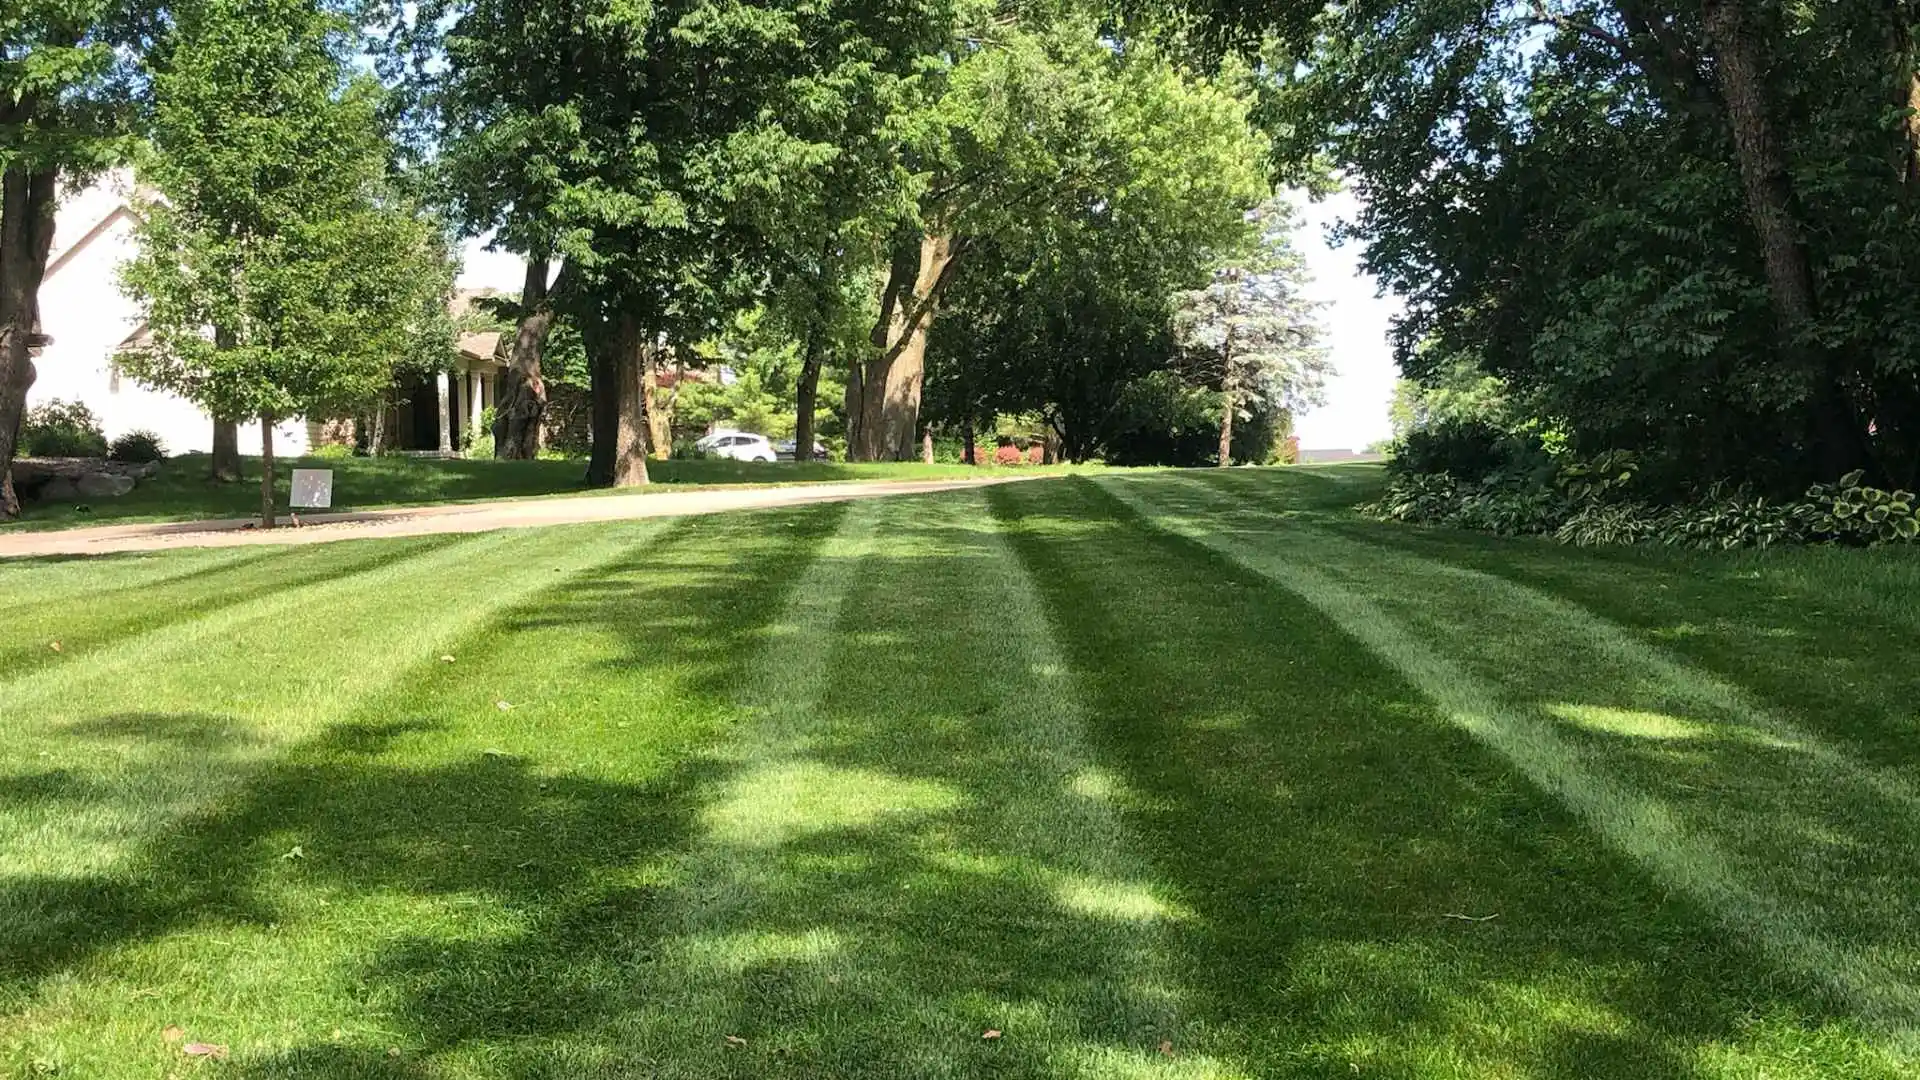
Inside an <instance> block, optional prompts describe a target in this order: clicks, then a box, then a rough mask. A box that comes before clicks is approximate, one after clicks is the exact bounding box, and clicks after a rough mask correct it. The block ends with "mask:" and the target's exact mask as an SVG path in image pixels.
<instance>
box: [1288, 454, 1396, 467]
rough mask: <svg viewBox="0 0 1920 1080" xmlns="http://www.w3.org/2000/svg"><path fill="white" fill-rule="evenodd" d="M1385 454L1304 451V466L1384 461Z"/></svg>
mask: <svg viewBox="0 0 1920 1080" xmlns="http://www.w3.org/2000/svg"><path fill="white" fill-rule="evenodd" d="M1384 460H1386V457H1385V455H1383V454H1368V453H1365V452H1363V451H1359V450H1302V451H1300V464H1302V465H1333V464H1337V463H1339V462H1342V461H1384Z"/></svg>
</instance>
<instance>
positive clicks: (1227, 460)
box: [1214, 391, 1234, 469]
mask: <svg viewBox="0 0 1920 1080" xmlns="http://www.w3.org/2000/svg"><path fill="white" fill-rule="evenodd" d="M1225 396H1226V406H1227V407H1226V408H1225V409H1222V410H1221V411H1220V458H1219V460H1218V461H1215V462H1214V464H1215V465H1216V466H1218V467H1219V468H1222V469H1224V468H1226V467H1227V466H1229V465H1231V464H1233V413H1234V407H1233V392H1232V391H1228V392H1227V394H1226V395H1225Z"/></svg>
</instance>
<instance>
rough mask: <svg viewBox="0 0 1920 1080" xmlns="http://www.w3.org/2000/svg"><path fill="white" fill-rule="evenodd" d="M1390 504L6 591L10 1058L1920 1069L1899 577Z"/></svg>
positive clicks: (1916, 834)
mask: <svg viewBox="0 0 1920 1080" xmlns="http://www.w3.org/2000/svg"><path fill="white" fill-rule="evenodd" d="M1375 475H1376V474H1375V472H1374V471H1373V470H1371V469H1367V468H1351V467H1348V468H1315V469H1297V470H1285V471H1270V470H1258V471H1248V470H1232V471H1230V472H1228V473H1225V474H1215V473H1211V472H1206V473H1158V474H1147V475H1119V474H1107V475H1103V476H1099V477H1098V478H1088V477H1075V478H1067V479H1060V480H1053V481H1047V482H1043V483H1038V484H1020V485H1010V486H1006V487H1000V488H994V489H991V490H984V491H967V492H960V493H950V494H946V495H940V496H924V497H913V498H903V499H892V500H882V501H875V502H861V503H851V504H844V505H834V506H815V507H808V508H804V509H799V510H790V511H778V512H759V513H751V514H733V515H720V516H714V517H708V518H697V519H686V520H679V521H664V520H655V521H648V522H641V523H633V524H625V525H616V526H604V525H602V526H576V527H568V528H559V529H540V530H524V531H515V532H510V533H494V534H482V535H469V536H458V537H433V538H423V539H411V540H401V541H363V542H347V543H337V544H326V545H316V546H311V547H301V548H294V549H289V550H275V551H271V552H261V551H257V550H247V551H234V550H218V551H202V552H191V551H189V552H171V553H167V554H164V555H149V556H134V557H118V556H116V557H107V558H101V559H94V560H66V561H58V562H41V563H14V564H4V565H0V626H4V627H6V636H5V637H4V638H0V1075H15V1074H26V1075H33V1074H36V1073H46V1072H53V1073H55V1074H57V1075H62V1076H86V1077H115V1078H117V1077H148V1076H168V1075H177V1076H183V1077H184V1076H188V1075H192V1074H194V1073H196V1072H202V1071H204V1072H205V1073H206V1074H207V1075H214V1074H217V1073H226V1074H232V1075H245V1076H257V1077H263V1078H264V1077H275V1078H280V1077H325V1078H338V1077H396V1078H399V1077H405V1078H422V1080H424V1078H434V1080H440V1078H460V1077H502V1078H505V1077H554V1078H559V1077H587V1078H609V1080H610V1078H627V1077H688V1078H691V1077H702V1078H705V1077H740V1078H747V1077H793V1078H802V1077H872V1078H875V1080H878V1078H883V1077H886V1078H892V1077H955V1078H964V1077H994V1078H1001V1077H1036V1078H1038V1077H1057V1076H1079V1077H1112V1078H1132V1077H1165V1078H1170V1080H1188V1078H1228V1077H1234V1078H1239V1077H1245V1078H1252V1077H1303V1078H1304V1077H1329V1078H1331V1077H1352V1076H1374V1077H1397V1078H1415V1077H1419V1078H1426V1077H1434V1078H1451V1077H1460V1078H1465V1077H1473V1078H1480V1077H1486V1078H1501V1080H1505V1078H1532V1077H1540V1078H1546V1077H1582V1078H1584V1077H1618V1078H1636V1080H1638V1078H1656V1080H1657V1078H1674V1080H1681V1078H1687V1080H1695V1078H1726V1080H1735V1078H1739V1080H1757V1078H1761V1077H1766V1078H1771V1080H1785V1078H1814V1077H1849V1078H1851V1077H1865V1078H1892V1077H1903V1076H1911V1075H1914V1069H1915V1067H1916V1066H1915V1058H1916V1057H1920V1044H1916V1037H1915V1025H1916V1021H1920V889H1917V888H1916V887H1915V884H1916V882H1917V881H1920V828H1916V826H1917V825H1920V741H1917V740H1916V738H1915V736H1916V734H1920V733H1917V732H1916V731H1915V729H1916V727H1920V712H1917V710H1916V706H1915V704H1914V702H1916V701H1920V668H1916V666H1915V665H1914V664H1913V663H1912V661H1911V653H1912V645H1913V643H1914V642H1915V641H1916V640H1917V639H1920V558H1915V556H1914V553H1912V552H1901V551H1874V552H1842V551H1801V552H1779V553H1762V554H1743V555H1704V554H1693V553H1684V552H1668V551H1608V552H1597V553H1596V552H1586V551H1577V550H1571V549H1564V548H1558V547H1553V546H1549V545H1546V544H1542V543H1534V542H1520V541H1502V540H1497V539H1492V538H1487V537H1480V536H1468V535H1462V534H1453V533H1444V532H1429V531H1418V530H1411V529H1407V528H1404V527H1398V526H1387V525H1381V524H1377V523H1372V522H1366V521H1363V520H1361V519H1358V518H1356V517H1354V516H1353V515H1352V514H1351V513H1349V512H1348V511H1347V510H1346V509H1345V507H1346V506H1347V505H1349V504H1350V503H1351V502H1353V501H1354V500H1355V498H1357V497H1360V496H1363V495H1365V494H1366V493H1367V492H1368V491H1369V489H1370V487H1371V485H1372V484H1373V483H1374V482H1375ZM54 641H58V642H59V643H60V648H59V650H58V651H56V650H55V649H53V648H52V647H51V643H52V642H54ZM446 658H451V659H446ZM170 1027H172V1028H177V1029H178V1032H177V1033H175V1034H176V1038H175V1040H174V1041H169V1039H168V1034H169V1032H168V1029H169V1028H170ZM988 1032H997V1033H999V1034H998V1035H997V1037H993V1038H986V1037H983V1036H985V1035H986V1033H988ZM189 1041H200V1042H205V1043H210V1044H218V1045H222V1046H225V1047H226V1048H227V1051H228V1056H227V1057H226V1059H225V1060H223V1061H206V1062H202V1063H198V1064H196V1063H194V1062H192V1061H190V1060H189V1059H187V1058H186V1057H185V1056H184V1055H183V1053H182V1049H181V1047H182V1045H183V1043H184V1042H189Z"/></svg>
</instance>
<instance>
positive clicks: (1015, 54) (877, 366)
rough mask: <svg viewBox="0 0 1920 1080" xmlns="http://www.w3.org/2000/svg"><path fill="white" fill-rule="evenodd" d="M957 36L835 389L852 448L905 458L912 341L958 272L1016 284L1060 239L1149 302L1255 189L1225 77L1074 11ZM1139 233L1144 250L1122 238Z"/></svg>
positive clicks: (1223, 235)
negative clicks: (873, 308) (1114, 268)
mask: <svg viewBox="0 0 1920 1080" xmlns="http://www.w3.org/2000/svg"><path fill="white" fill-rule="evenodd" d="M968 33H969V35H970V43H969V44H968V45H966V46H965V47H962V48H959V49H957V50H956V53H955V55H956V57H957V59H956V60H955V61H954V62H953V63H952V64H951V66H950V68H949V69H948V70H946V71H945V72H943V74H942V86H941V92H940V94H939V96H938V97H937V98H936V99H935V100H934V101H933V102H932V103H931V104H930V105H929V107H928V108H927V109H926V110H925V112H924V114H923V115H921V116H918V117H916V118H915V119H914V121H913V124H912V128H911V130H913V132H914V138H913V140H912V141H911V142H910V144H909V145H910V147H911V148H912V154H911V158H910V161H911V163H912V164H913V165H914V166H915V168H916V169H917V171H918V172H919V174H920V176H921V180H920V183H921V185H922V187H921V190H922V192H923V193H922V195H921V197H920V200H919V206H918V212H917V216H916V217H915V219H914V220H912V221H910V222H907V223H905V224H903V226H902V227H901V228H900V229H899V230H897V231H896V233H895V235H894V237H893V242H892V244H891V247H890V251H891V258H890V259H889V261H888V262H887V264H886V267H885V273H886V279H885V280H886V284H885V286H884V288H883V291H882V294H881V304H880V312H879V317H878V318H877V319H876V321H875V323H874V327H873V330H872V334H871V341H872V346H871V349H870V351H869V353H868V355H867V357H866V359H865V360H864V362H863V363H861V364H860V365H858V366H857V367H856V369H855V370H854V371H853V372H852V373H851V374H850V377H849V379H848V382H847V394H848V405H847V417H848V425H849V438H848V442H849V456H851V457H854V458H857V459H888V458H891V459H902V458H907V457H910V456H912V454H913V453H914V450H915V445H916V443H917V442H918V440H919V435H920V423H919V411H920V399H921V391H922V385H923V382H924V379H925V374H926V364H927V361H926V350H927V343H928V335H929V332H930V330H931V328H932V327H933V325H934V324H935V319H936V317H937V316H938V314H939V313H940V311H941V310H942V308H943V306H944V305H946V304H947V303H948V302H949V299H950V295H951V294H952V291H953V290H954V289H955V287H956V282H958V281H960V280H962V279H963V278H964V276H965V275H964V273H963V270H962V267H964V266H966V265H968V264H971V263H989V264H993V265H990V266H989V267H987V268H985V269H983V273H984V275H985V276H988V277H993V276H995V275H1000V274H1011V275H1012V277H1013V278H1015V279H1018V278H1021V277H1023V276H1024V275H1025V273H1026V271H1025V270H1023V269H1022V267H1024V266H1032V267H1036V268H1042V267H1044V268H1048V269H1049V271H1051V269H1052V268H1054V267H1057V266H1059V263H1058V262H1057V260H1058V259H1059V258H1060V255H1059V252H1061V251H1062V250H1071V251H1073V252H1074V254H1075V257H1095V258H1098V257H1101V256H1103V255H1105V254H1110V253H1122V252H1124V253H1125V254H1126V255H1127V257H1128V258H1130V259H1132V260H1134V262H1135V264H1136V265H1137V266H1138V267H1139V268H1140V269H1141V272H1142V274H1145V275H1150V276H1156V277H1157V278H1158V282H1159V283H1158V284H1154V285H1152V286H1149V287H1146V289H1145V291H1146V292H1148V293H1151V294H1153V295H1155V296H1156V298H1157V299H1156V301H1155V302H1156V303H1164V301H1165V299H1166V297H1167V296H1168V295H1169V293H1170V292H1171V290H1172V289H1174V288H1180V287H1186V286H1188V285H1191V284H1193V283H1194V280H1195V278H1196V276H1197V275H1202V274H1204V269H1203V268H1204V267H1205V266H1206V265H1207V264H1209V263H1210V262H1211V261H1212V260H1213V259H1214V258H1216V257H1217V256H1218V255H1219V253H1220V252H1222V251H1224V250H1226V249H1227V248H1228V247H1230V246H1231V244H1232V243H1233V242H1235V241H1236V240H1237V238H1238V236H1239V235H1240V233H1241V231H1242V226H1241V220H1240V219H1241V215H1242V214H1243V213H1244V212H1245V210H1246V209H1248V208H1249V207H1250V206H1252V205H1253V204H1254V203H1255V202H1257V201H1258V200H1259V198H1260V197H1261V196H1262V195H1264V194H1265V184H1264V182H1263V180H1262V178H1261V177H1260V175H1259V163H1260V161H1261V159H1262V157H1263V156H1264V143H1263V142H1262V141H1261V140H1260V139H1259V138H1258V137H1257V136H1256V135H1255V134H1254V133H1252V132H1251V131H1250V130H1249V128H1248V123H1247V112H1248V108H1249V104H1250V103H1249V101H1248V100H1247V97H1246V95H1245V94H1244V93H1243V92H1242V90H1243V80H1242V76H1243V74H1244V73H1243V72H1241V71H1238V70H1236V71H1232V72H1229V73H1228V75H1227V77H1225V78H1223V79H1217V80H1207V79H1197V78H1193V77H1191V76H1189V75H1187V74H1185V73H1183V72H1181V71H1180V70H1178V69H1177V68H1176V67H1175V66H1174V65H1173V64H1172V63H1171V62H1170V61H1169V58H1168V57H1167V56H1166V55H1165V54H1164V53H1163V52H1161V51H1159V50H1158V49H1156V48H1155V47H1154V46H1153V44H1152V43H1151V42H1150V41H1148V40H1145V39H1136V38H1128V39H1124V40H1122V39H1118V38H1116V37H1115V36H1114V35H1113V34H1112V33H1111V32H1110V31H1109V30H1106V29H1103V28H1102V27H1101V26H1100V24H1098V23H1097V22H1095V21H1093V20H1091V19H1088V18H1085V17H1083V16H1081V15H1078V14H1074V13H1067V14H1064V15H1060V16H1055V17H1051V18H1040V17H1032V18H1029V19H1028V20H1027V21H1024V22H1023V21H1019V20H1010V19H997V20H989V21H988V22H987V23H986V24H984V25H981V26H977V27H974V28H972V29H970V30H969V31H968ZM1102 233H1107V234H1111V236H1112V237H1113V238H1114V239H1112V241H1111V242H1109V241H1107V240H1103V239H1101V238H1100V235H1101V234H1102ZM1147 234H1150V235H1151V236H1152V238H1153V242H1154V243H1155V244H1157V245H1159V246H1158V247H1157V248H1152V249H1141V250H1135V249H1132V248H1128V247H1126V244H1127V243H1129V242H1131V241H1133V240H1134V239H1136V238H1139V237H1141V236H1143V235H1147ZM1139 283H1140V282H1139V281H1136V282H1135V283H1134V284H1139ZM995 284H997V282H996V283H994V284H990V285H989V288H991V287H994V285H995ZM1132 287H1134V285H1128V286H1126V288H1132ZM1093 288H1095V287H1094V286H1093V285H1092V284H1091V283H1089V287H1088V288H1080V289H1078V290H1075V291H1077V292H1078V293H1079V294H1080V295H1081V296H1083V297H1084V296H1088V295H1091V292H1090V289H1093Z"/></svg>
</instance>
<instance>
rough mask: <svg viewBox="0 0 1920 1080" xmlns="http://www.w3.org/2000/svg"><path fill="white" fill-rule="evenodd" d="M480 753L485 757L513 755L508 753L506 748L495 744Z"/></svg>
mask: <svg viewBox="0 0 1920 1080" xmlns="http://www.w3.org/2000/svg"><path fill="white" fill-rule="evenodd" d="M480 753H481V755H482V756H484V757H512V756H513V755H512V754H509V753H507V752H506V751H505V750H502V749H500V748H498V747H494V746H489V747H487V748H486V749H485V750H482V751H480Z"/></svg>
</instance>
